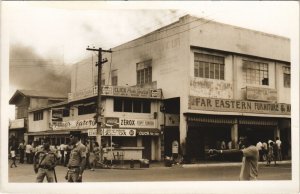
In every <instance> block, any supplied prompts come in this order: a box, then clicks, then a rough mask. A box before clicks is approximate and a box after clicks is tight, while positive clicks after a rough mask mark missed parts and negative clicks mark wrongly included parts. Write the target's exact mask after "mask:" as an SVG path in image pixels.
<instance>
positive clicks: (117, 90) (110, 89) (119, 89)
mask: <svg viewBox="0 0 300 194" xmlns="http://www.w3.org/2000/svg"><path fill="white" fill-rule="evenodd" d="M97 88H98V87H97V86H94V87H91V88H87V89H84V90H80V91H77V92H74V93H69V95H68V101H69V102H72V101H76V100H81V99H85V98H90V97H94V96H97V93H98V90H97ZM102 95H103V96H118V97H132V98H154V99H160V98H161V97H162V91H161V89H149V88H140V87H125V86H103V87H102Z"/></svg>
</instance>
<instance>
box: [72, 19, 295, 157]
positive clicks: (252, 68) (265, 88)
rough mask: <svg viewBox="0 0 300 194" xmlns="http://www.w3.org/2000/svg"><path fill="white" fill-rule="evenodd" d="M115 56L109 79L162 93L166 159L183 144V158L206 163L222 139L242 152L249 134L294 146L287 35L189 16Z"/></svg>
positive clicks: (109, 65)
mask: <svg viewBox="0 0 300 194" xmlns="http://www.w3.org/2000/svg"><path fill="white" fill-rule="evenodd" d="M112 51H113V52H112V54H107V53H105V54H104V56H105V57H106V58H107V59H108V63H107V64H105V65H104V70H103V75H102V77H103V78H104V79H105V81H113V77H115V78H117V80H118V85H120V86H125V85H129V86H136V85H139V86H145V85H147V86H150V87H153V88H161V89H162V91H163V104H164V106H162V109H161V110H162V111H163V113H164V115H165V119H164V122H163V123H162V124H161V125H160V126H161V129H162V131H163V134H164V140H163V143H162V145H163V148H162V150H163V151H164V154H166V155H170V153H171V142H172V141H173V140H174V139H176V140H178V141H179V142H180V149H181V153H182V154H183V155H185V156H186V157H187V158H189V159H197V160H198V159H200V160H202V159H205V154H204V153H205V150H206V149H209V148H216V147H218V145H217V144H219V142H221V141H225V142H226V144H227V143H228V142H229V141H232V143H233V146H235V147H236V145H237V144H238V138H239V134H241V133H242V132H243V131H244V130H246V129H247V130H248V129H251V130H252V131H253V133H255V134H256V135H257V141H262V142H266V141H268V140H269V139H271V140H274V139H275V137H277V136H278V137H279V138H280V139H281V140H282V141H283V145H284V146H286V147H287V148H288V146H289V145H290V144H291V119H290V117H291V105H290V103H291V99H290V96H291V91H290V40H289V39H288V38H285V37H281V36H277V35H273V34H267V33H263V32H258V31H254V30H249V29H244V28H240V27H236V26H232V25H227V24H222V23H218V22H215V21H209V20H205V19H202V18H197V17H192V16H189V15H187V16H184V17H182V18H180V19H179V20H178V21H177V22H174V23H172V24H170V25H168V26H165V27H162V28H160V29H158V30H156V31H154V32H151V33H149V34H147V35H144V36H142V37H140V38H137V39H135V40H133V41H130V42H127V43H124V44H122V45H120V46H117V47H115V48H112ZM94 72H95V73H96V71H94ZM95 75H96V74H95ZM91 79H92V77H91ZM79 82H80V81H77V83H79ZM83 84H84V83H83ZM169 114H170V115H175V117H173V118H166V117H167V116H168V115H169ZM176 116H177V118H179V122H178V123H179V124H178V125H177V126H176V125H175V126H167V122H168V121H169V120H171V121H172V120H176Z"/></svg>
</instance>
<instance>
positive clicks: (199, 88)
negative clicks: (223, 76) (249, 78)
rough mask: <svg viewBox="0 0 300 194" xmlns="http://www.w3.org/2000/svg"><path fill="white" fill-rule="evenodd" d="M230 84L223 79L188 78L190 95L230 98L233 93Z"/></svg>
mask: <svg viewBox="0 0 300 194" xmlns="http://www.w3.org/2000/svg"><path fill="white" fill-rule="evenodd" d="M232 87H233V86H232V84H231V83H229V82H226V81H223V80H210V79H203V78H197V77H192V78H190V95H191V96H199V95H201V96H203V97H207V98H223V99H231V98H232V95H233V89H232Z"/></svg>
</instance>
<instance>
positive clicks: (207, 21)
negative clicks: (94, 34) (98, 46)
mask: <svg viewBox="0 0 300 194" xmlns="http://www.w3.org/2000/svg"><path fill="white" fill-rule="evenodd" d="M201 19H203V18H199V19H197V20H194V21H192V22H195V21H198V20H201ZM212 21H215V19H211V20H207V19H206V21H205V22H204V23H201V24H199V25H196V26H194V27H192V28H188V29H187V30H183V31H181V32H177V33H175V34H172V35H169V36H165V37H162V38H158V39H156V40H151V41H148V42H145V43H142V44H138V45H135V46H131V47H126V48H122V49H118V50H112V51H113V52H119V51H122V50H127V49H131V48H135V47H139V46H142V45H145V44H149V43H152V42H155V41H159V40H163V39H166V38H169V37H172V36H175V35H178V34H181V33H184V32H186V31H189V30H192V29H195V28H197V27H199V26H201V25H205V24H207V23H209V22H212ZM192 22H189V23H192ZM189 23H187V24H189ZM187 24H183V25H187ZM183 25H181V26H183ZM181 26H176V27H174V28H178V27H181ZM166 30H169V29H166ZM148 35H149V34H148ZM125 44H126V43H125Z"/></svg>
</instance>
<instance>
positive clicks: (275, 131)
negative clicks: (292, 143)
mask: <svg viewBox="0 0 300 194" xmlns="http://www.w3.org/2000/svg"><path fill="white" fill-rule="evenodd" d="M276 137H279V139H280V128H279V126H276V127H275V129H274V140H275V139H276Z"/></svg>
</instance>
